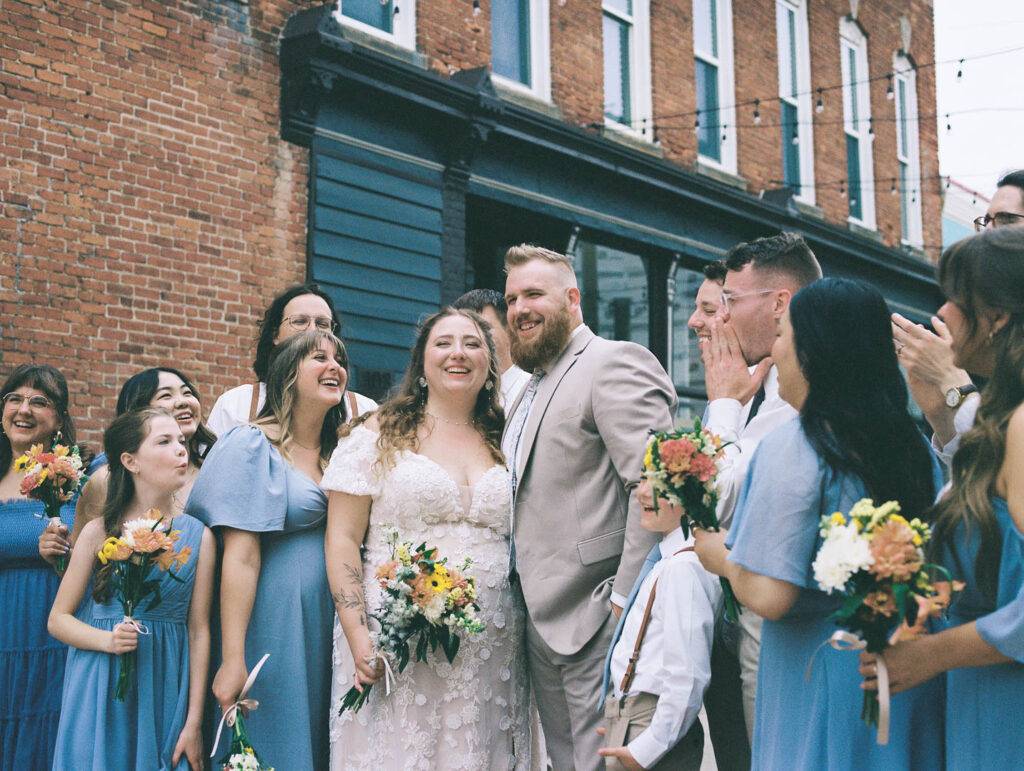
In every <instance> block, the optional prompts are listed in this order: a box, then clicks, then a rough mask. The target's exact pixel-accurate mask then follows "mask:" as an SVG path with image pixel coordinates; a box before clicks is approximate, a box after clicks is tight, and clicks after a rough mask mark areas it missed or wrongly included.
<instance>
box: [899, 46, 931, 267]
mask: <svg viewBox="0 0 1024 771" xmlns="http://www.w3.org/2000/svg"><path fill="white" fill-rule="evenodd" d="M892 71H893V83H892V88H893V102H894V104H893V109H894V112H895V117H896V120H895V123H894V125H895V126H896V163H897V168H899V165H900V164H901V163H906V164H907V179H909V180H910V185H911V189H910V190H904V189H903V185H900V190H899V194H900V196H906V195H909V196H910V200H909V201H908V202H907V206H906V209H907V211H908V213H909V220H910V221H909V222H908V223H907V237H906V238H903V224H902V218H903V208H904V207H903V206H902V204H901V206H900V219H901V223H900V240H901V242H902V243H904V244H907V245H908V246H914V247H918V248H921V247H923V246H924V228H923V225H922V222H921V140H920V136H919V126H920V119H919V116H918V112H917V71H916V70H915V69H914V65H913V64H911V63H910V60H909V59H907V57H906V56H904V55H903V54H901V53H899V52H896V53H895V54H893V57H892ZM901 85H902V86H903V88H904V89H905V93H906V97H907V104H906V115H903V114H902V110H901V107H900V99H899V89H900V86H901ZM904 121H905V123H906V128H907V146H906V147H902V146H901V145H902V144H903V143H902V141H901V137H900V123H901V122H904ZM897 178H899V177H898V175H897Z"/></svg>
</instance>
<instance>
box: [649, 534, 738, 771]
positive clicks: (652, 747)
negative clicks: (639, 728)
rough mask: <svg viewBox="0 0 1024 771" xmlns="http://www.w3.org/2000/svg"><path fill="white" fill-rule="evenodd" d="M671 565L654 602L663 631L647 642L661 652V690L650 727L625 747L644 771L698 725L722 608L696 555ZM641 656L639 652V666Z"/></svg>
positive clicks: (712, 582) (675, 559) (718, 591)
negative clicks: (661, 620) (697, 721)
mask: <svg viewBox="0 0 1024 771" xmlns="http://www.w3.org/2000/svg"><path fill="white" fill-rule="evenodd" d="M670 559H672V563H671V564H669V565H668V566H666V568H665V570H663V571H661V573H660V575H659V576H658V585H657V594H656V596H655V600H654V606H655V612H656V613H659V614H661V615H662V617H663V618H664V626H663V627H662V634H661V635H659V639H656V640H652V641H651V642H653V643H655V646H652V647H655V648H657V647H660V651H658V653H660V656H661V667H660V669H659V671H658V672H657V681H658V682H659V683H662V684H663V688H662V690H661V693H660V694H659V696H658V706H657V707H656V708H655V710H654V715H653V717H652V718H651V724H650V726H648V728H647V729H646V730H644V731H643V732H642V733H641V734H640V735H639V736H637V737H636V738H635V739H634V740H633V741H631V742H630V743H629V751H630V753H631V754H632V755H633V757H634V758H635V759H636V761H637V762H638V763H639V764H640V765H642V766H643V767H644V768H650V767H651V766H653V765H654V764H655V763H657V762H658V761H659V760H660V759H661V758H662V757H663V756H664V755H665V754H666V753H667V752H668V751H669V750H670V749H672V748H673V747H674V746H675V745H676V744H677V743H678V742H679V741H680V740H681V739H682V738H683V736H685V735H686V732H687V731H689V730H690V727H691V726H692V725H693V721H695V720H696V719H697V715H698V713H699V712H700V707H701V704H702V703H703V701H704V692H705V691H706V690H707V687H708V683H710V682H711V644H712V640H713V638H714V628H715V613H716V610H717V608H718V605H719V604H720V602H721V589H720V588H719V583H718V580H717V578H716V577H715V576H712V575H711V574H710V573H708V572H707V571H706V570H704V569H703V568H702V567H701V565H700V563H699V562H698V561H697V558H696V556H695V555H693V554H692V553H688V554H682V555H675V556H674V557H673V558H670ZM645 652H646V651H645V649H644V648H641V650H640V657H641V660H642V659H643V657H644V654H645ZM652 652H653V651H652ZM648 655H650V654H648ZM634 685H635V684H634Z"/></svg>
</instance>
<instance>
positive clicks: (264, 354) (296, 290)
mask: <svg viewBox="0 0 1024 771" xmlns="http://www.w3.org/2000/svg"><path fill="white" fill-rule="evenodd" d="M306 294H312V295H316V296H317V297H319V298H320V299H321V300H323V301H324V302H325V303H327V309H328V310H329V311H330V312H331V318H332V319H334V330H333V331H334V333H335V334H340V332H339V330H340V329H341V317H339V316H338V309H337V308H335V307H334V300H332V299H331V296H330V295H329V294H327V292H325V291H324V290H323V289H321V288H320V287H319V286H317V285H316V284H300V285H296V286H291V287H288V288H287V289H285V290H284V291H283V292H281V294H279V295H278V296H277V297H275V298H274V299H273V300H272V301H271V303H270V305H268V306H267V310H266V311H265V312H264V313H263V320H262V321H260V324H259V327H260V334H259V337H257V338H256V360H255V361H253V363H252V369H253V372H255V373H256V377H257V378H259V380H260V382H261V383H266V382H267V375H268V374H269V373H270V359H271V356H272V355H273V353H274V335H276V334H277V330H278V327H280V326H281V319H282V317H283V316H284V307H285V306H286V305H287V304H288V303H289V302H291V301H292V300H294V299H295V298H296V297H302V295H306Z"/></svg>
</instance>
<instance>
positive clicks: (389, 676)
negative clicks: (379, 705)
mask: <svg viewBox="0 0 1024 771" xmlns="http://www.w3.org/2000/svg"><path fill="white" fill-rule="evenodd" d="M374 661H379V662H380V663H381V664H383V665H384V694H385V695H386V696H390V695H391V685H392V683H394V681H395V673H394V671H393V670H392V669H391V664H390V663H389V662H388V657H387V656H385V655H384V654H382V653H375V654H374V655H373V656H367V657H366V663H367V664H373V662H374Z"/></svg>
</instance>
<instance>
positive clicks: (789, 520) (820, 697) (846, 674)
mask: <svg viewBox="0 0 1024 771" xmlns="http://www.w3.org/2000/svg"><path fill="white" fill-rule="evenodd" d="M921 441H922V443H923V442H924V439H923V438H922V439H921ZM933 473H934V475H935V482H936V486H935V489H936V490H938V488H939V485H940V484H941V475H940V474H941V472H940V470H939V466H938V464H937V463H935V464H934V469H933ZM866 497H869V496H868V494H867V491H866V489H865V487H864V484H863V483H862V482H861V481H860V479H858V478H857V477H855V476H853V475H851V474H837V473H836V472H834V471H833V470H832V469H830V468H829V467H828V466H827V465H826V464H825V461H824V459H823V458H822V457H821V456H820V455H818V454H817V453H816V452H815V451H814V448H813V447H812V446H811V444H810V443H809V442H808V440H807V437H806V435H805V434H804V431H803V427H802V424H801V422H800V420H799V419H795V420H792V421H790V422H789V423H786V424H784V425H782V426H780V427H779V428H778V429H776V430H775V431H773V432H772V433H771V434H769V435H768V437H766V438H765V439H764V441H762V442H761V444H760V446H759V447H758V449H757V452H756V453H755V454H754V457H753V459H752V460H751V465H750V469H749V471H748V473H747V478H746V481H745V483H744V487H743V491H742V492H741V494H740V499H739V503H738V505H737V509H736V514H735V518H734V520H733V527H732V530H731V531H730V532H729V536H728V538H727V540H726V545H727V546H730V547H731V549H732V551H731V553H730V555H729V559H730V560H731V561H732V562H735V563H736V564H738V565H741V566H743V567H744V568H746V569H747V570H750V571H752V572H754V573H759V574H760V575H765V576H770V577H771V578H776V579H779V580H782V581H787V582H789V583H791V584H794V585H796V586H798V587H800V594H799V597H798V599H797V601H796V603H795V604H794V605H793V607H792V608H791V609H790V610H789V612H788V613H786V615H785V616H784V617H783V618H781V619H779V620H778V621H770V620H767V619H766V620H765V621H764V625H763V627H762V629H761V656H760V661H759V665H758V672H757V700H756V706H755V710H754V744H753V749H752V762H753V767H754V768H758V769H786V771H798V770H799V769H807V770H808V771H819V770H820V769H829V770H830V771H838V770H839V769H850V771H864V769H879V771H882V770H884V771H895V770H896V769H927V770H928V771H932V769H937V768H942V764H943V742H942V735H943V733H942V731H943V728H942V726H943V683H942V680H941V678H936V679H935V680H932V681H931V682H929V683H925V684H923V685H921V686H918V687H917V688H914V689H912V690H910V691H907V692H905V693H901V694H897V695H896V696H894V697H892V702H891V720H890V733H889V743H888V744H887V745H884V746H883V745H879V744H877V743H876V731H875V729H874V728H870V727H868V726H867V725H865V724H864V722H863V721H862V720H861V718H860V713H861V703H862V699H863V691H861V689H860V684H861V682H862V678H861V676H860V675H859V674H858V672H857V668H858V665H859V660H858V655H857V653H856V652H853V651H837V650H835V649H833V648H832V647H831V646H828V645H826V646H824V647H821V648H820V650H819V646H821V644H822V643H823V642H825V641H826V640H828V639H829V637H830V636H831V635H832V633H833V632H835V631H836V629H837V627H836V625H835V622H834V620H833V619H831V618H829V616H830V615H831V614H832V613H833V612H834V611H836V610H837V609H838V608H839V607H840V605H841V602H842V600H841V598H840V597H839V596H838V595H833V596H829V595H827V594H825V593H824V592H822V591H819V590H818V589H817V588H816V586H817V584H816V582H815V581H814V574H813V571H812V569H811V564H812V562H813V561H814V557H815V555H816V554H817V552H818V549H819V548H820V546H821V537H820V536H819V534H818V524H819V521H820V519H821V517H822V516H823V515H826V514H831V513H832V512H834V511H842V512H848V511H849V510H850V509H851V508H852V507H853V504H855V503H856V502H857V501H859V500H860V499H861V498H866ZM744 612H749V611H744ZM815 652H817V655H815ZM812 657H813V659H814V663H813V666H812V667H811V670H810V682H808V681H807V667H808V664H810V663H811V659H812Z"/></svg>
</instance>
